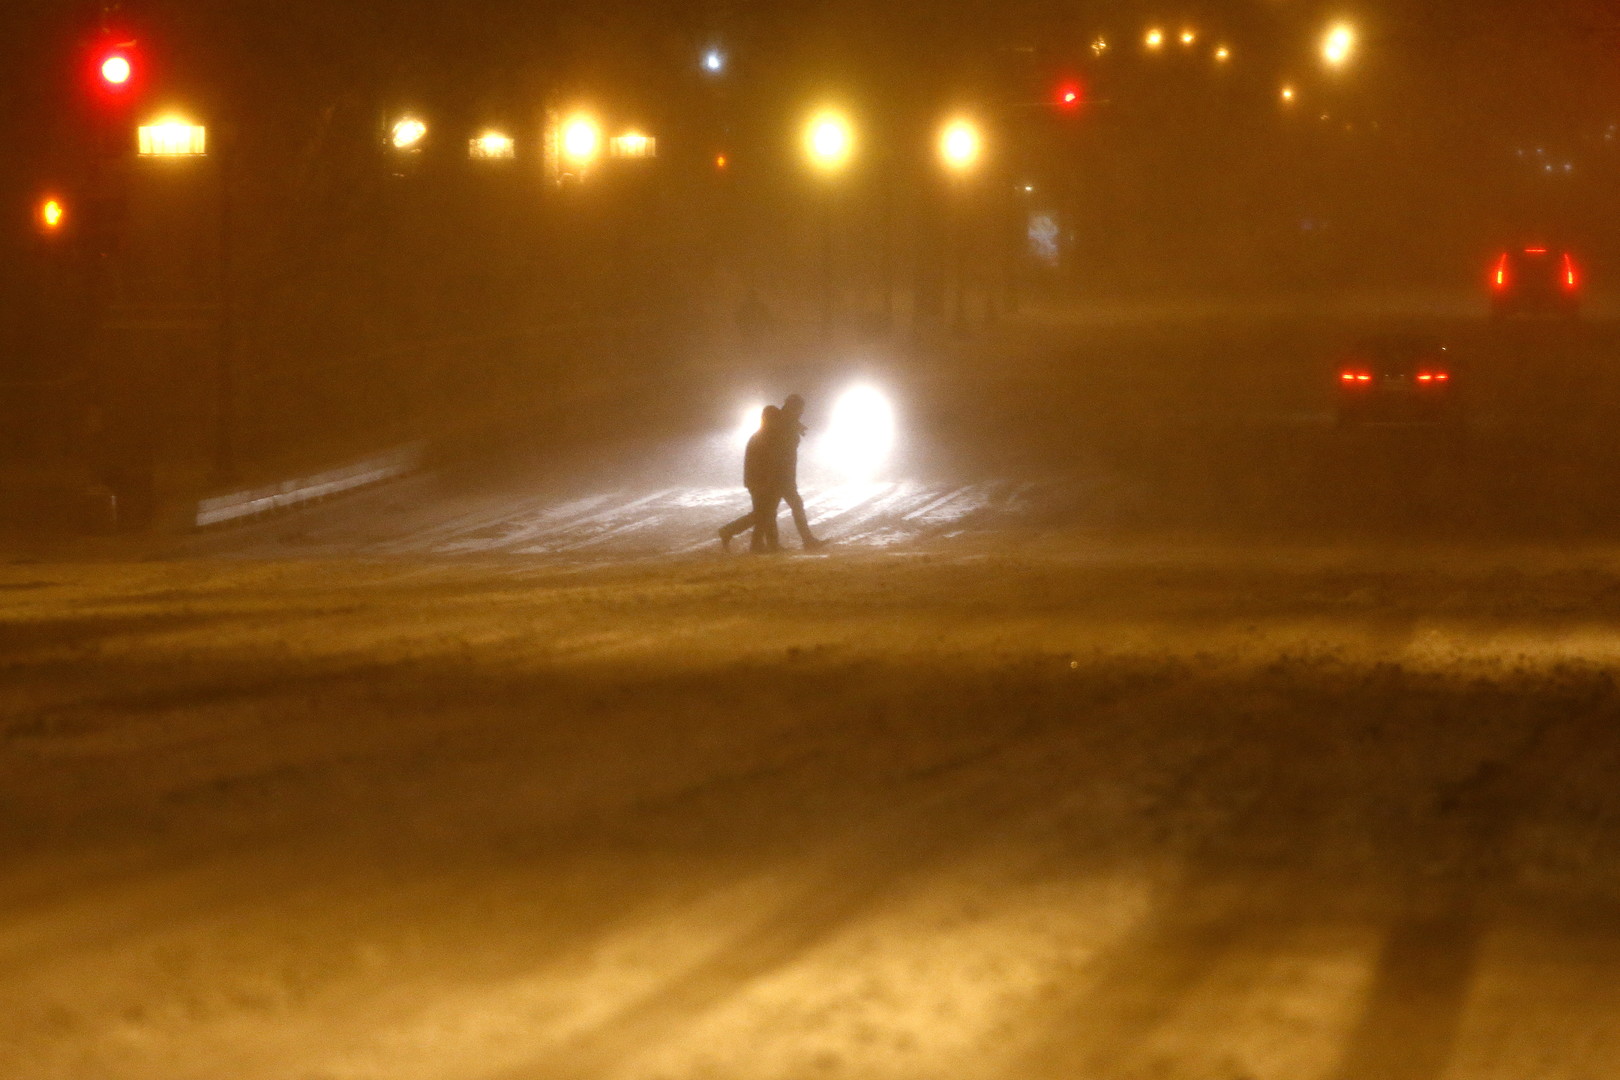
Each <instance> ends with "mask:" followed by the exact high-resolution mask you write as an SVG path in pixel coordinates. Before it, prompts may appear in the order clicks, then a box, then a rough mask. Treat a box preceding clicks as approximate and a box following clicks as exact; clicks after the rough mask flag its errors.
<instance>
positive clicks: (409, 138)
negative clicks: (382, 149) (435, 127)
mask: <svg viewBox="0 0 1620 1080" xmlns="http://www.w3.org/2000/svg"><path fill="white" fill-rule="evenodd" d="M426 138H427V125H426V124H424V123H422V121H420V120H418V119H416V118H415V117H414V116H407V117H405V118H404V119H403V120H399V121H397V122H396V123H395V124H394V126H393V128H392V129H391V130H390V131H389V133H388V142H389V145H391V146H393V148H394V149H395V150H417V149H420V148H421V146H422V140H423V139H426Z"/></svg>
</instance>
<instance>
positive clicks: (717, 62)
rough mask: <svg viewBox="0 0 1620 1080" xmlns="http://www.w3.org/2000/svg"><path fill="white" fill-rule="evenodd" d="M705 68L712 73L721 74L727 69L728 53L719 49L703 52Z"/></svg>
mask: <svg viewBox="0 0 1620 1080" xmlns="http://www.w3.org/2000/svg"><path fill="white" fill-rule="evenodd" d="M703 70H704V71H706V72H708V73H709V74H710V75H719V74H721V73H722V72H724V71H725V70H726V54H725V53H723V52H721V51H720V50H719V49H710V50H709V51H708V52H706V53H704V54H703Z"/></svg>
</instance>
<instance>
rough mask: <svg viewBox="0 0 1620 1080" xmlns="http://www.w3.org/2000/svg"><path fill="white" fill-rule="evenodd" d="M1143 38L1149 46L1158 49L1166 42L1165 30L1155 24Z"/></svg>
mask: <svg viewBox="0 0 1620 1080" xmlns="http://www.w3.org/2000/svg"><path fill="white" fill-rule="evenodd" d="M1142 40H1143V41H1144V42H1145V43H1146V44H1147V47H1148V48H1150V49H1157V48H1159V47H1160V46H1161V45H1163V44H1164V31H1163V30H1160V29H1159V28H1158V27H1156V26H1155V27H1154V28H1153V29H1151V30H1149V31H1148V32H1147V37H1145V38H1143V39H1142Z"/></svg>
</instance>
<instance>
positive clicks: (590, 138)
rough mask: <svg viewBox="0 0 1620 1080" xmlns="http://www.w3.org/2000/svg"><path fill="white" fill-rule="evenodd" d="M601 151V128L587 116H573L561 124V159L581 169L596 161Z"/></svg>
mask: <svg viewBox="0 0 1620 1080" xmlns="http://www.w3.org/2000/svg"><path fill="white" fill-rule="evenodd" d="M601 149H602V128H601V127H600V126H599V125H598V124H597V122H596V121H595V120H592V119H591V118H590V117H588V116H583V115H581V116H574V117H571V118H570V119H568V120H566V121H564V122H563V126H562V157H563V160H564V161H566V162H567V163H568V164H569V165H572V166H573V167H574V168H576V169H582V168H584V167H585V166H587V165H589V164H590V163H591V162H593V161H595V160H596V157H597V155H598V154H599V153H600V152H601Z"/></svg>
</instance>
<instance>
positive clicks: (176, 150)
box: [136, 116, 208, 158]
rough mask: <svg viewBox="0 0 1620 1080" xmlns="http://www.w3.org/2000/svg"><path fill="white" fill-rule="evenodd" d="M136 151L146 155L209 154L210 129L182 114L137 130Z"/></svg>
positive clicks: (186, 155) (186, 156)
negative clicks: (185, 117) (182, 116)
mask: <svg viewBox="0 0 1620 1080" xmlns="http://www.w3.org/2000/svg"><path fill="white" fill-rule="evenodd" d="M136 135H137V137H138V141H137V144H136V147H137V149H136V152H137V153H138V154H139V155H140V156H141V157H143V158H195V157H203V156H205V155H206V154H207V153H208V129H207V128H206V127H204V126H203V125H201V124H194V123H192V122H191V121H190V120H186V119H183V118H181V117H178V116H170V117H165V118H164V119H162V120H159V121H157V122H156V123H152V124H142V125H141V126H140V127H139V128H137V129H136Z"/></svg>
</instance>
